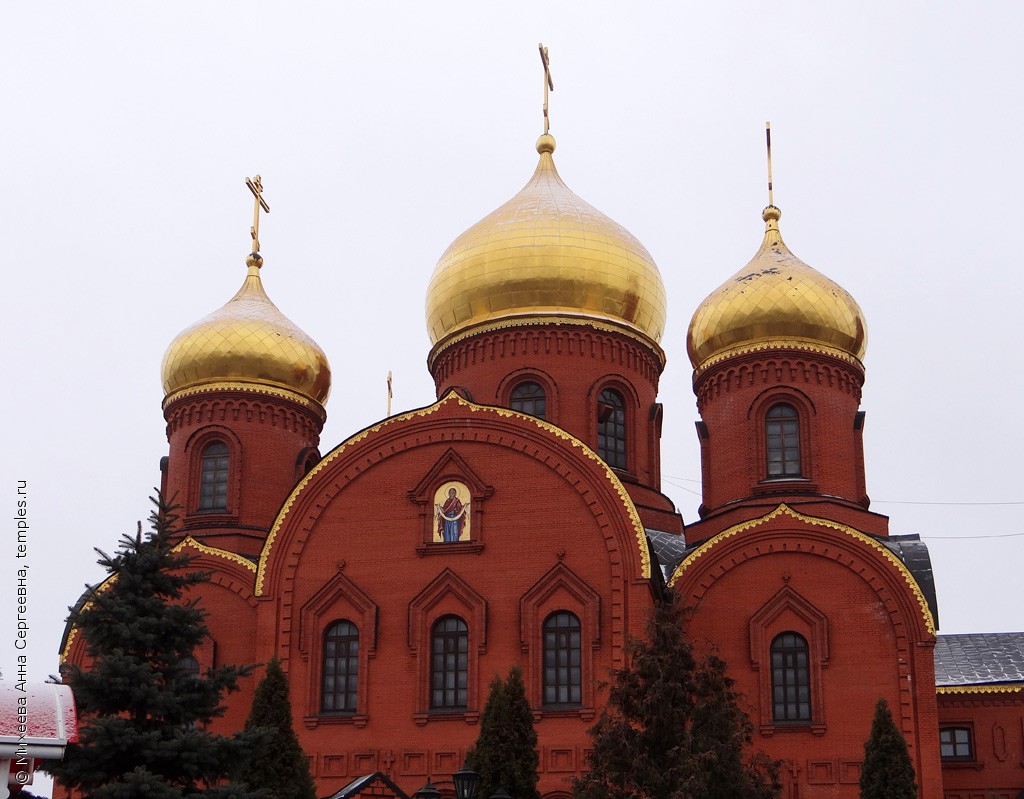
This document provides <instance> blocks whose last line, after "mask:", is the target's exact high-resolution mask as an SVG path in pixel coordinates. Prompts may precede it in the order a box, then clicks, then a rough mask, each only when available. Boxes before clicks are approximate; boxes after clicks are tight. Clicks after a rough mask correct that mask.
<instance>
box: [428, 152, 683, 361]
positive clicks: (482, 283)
mask: <svg viewBox="0 0 1024 799" xmlns="http://www.w3.org/2000/svg"><path fill="white" fill-rule="evenodd" d="M554 149H555V140H554V138H553V137H552V136H551V135H550V134H544V135H543V136H541V137H540V138H539V139H538V140H537V152H538V153H539V154H540V163H538V164H537V170H536V171H535V172H534V173H533V177H532V178H530V182H529V183H527V184H526V186H525V187H524V188H523V190H522V191H520V192H519V193H518V194H517V195H516V196H515V197H513V198H512V199H511V200H509V201H508V202H507V203H505V204H504V205H503V206H501V207H500V208H498V209H497V210H496V211H494V212H493V213H491V214H490V215H489V216H487V217H485V218H484V219H482V220H481V221H479V222H477V223H476V224H475V225H473V227H471V228H470V229H469V230H467V231H466V232H465V233H463V234H462V235H461V236H459V237H458V238H457V239H456V240H455V241H454V242H453V243H452V244H451V246H450V247H448V249H447V250H446V251H445V253H444V255H442V256H441V259H440V260H439V261H438V263H437V267H436V268H435V269H434V274H433V276H432V277H431V279H430V286H429V288H428V289H427V302H426V317H427V329H428V332H429V334H430V340H431V343H432V344H434V345H435V347H434V351H435V352H436V351H438V349H439V348H440V347H441V346H444V345H446V344H447V343H449V342H451V341H452V340H453V338H454V337H456V336H458V335H459V334H465V333H468V332H475V331H476V330H482V329H487V328H488V327H500V326H503V325H505V324H517V323H522V322H524V321H529V320H530V319H531V318H543V319H545V320H549V319H553V320H558V321H563V322H570V323H573V322H575V323H583V324H586V323H592V322H595V321H596V322H601V323H608V324H610V325H611V326H613V327H615V328H620V329H621V328H624V329H625V330H626V331H628V332H631V333H633V334H635V335H636V334H638V335H639V337H640V338H641V339H642V340H643V341H645V342H647V343H649V344H650V345H652V346H653V348H654V349H655V351H657V352H659V353H660V348H659V346H658V342H659V341H660V340H661V336H662V332H663V331H664V327H665V287H664V285H663V284H662V281H661V274H660V273H659V272H658V267H657V266H655V264H654V260H653V259H652V258H651V255H650V253H648V252H647V250H646V249H645V248H644V246H643V245H642V244H641V243H640V242H639V241H637V240H636V239H635V238H634V237H633V235H632V234H631V233H630V232H629V231H628V230H626V229H625V228H623V227H622V226H621V225H618V224H616V223H615V222H613V221H612V220H611V219H609V218H608V217H607V216H605V215H604V214H602V213H601V212H600V211H598V210H597V209H596V208H594V207H593V206H591V205H589V204H588V203H586V202H584V201H583V200H581V199H580V198H579V197H577V196H576V195H575V194H573V193H572V191H570V190H569V188H568V187H567V186H566V185H565V184H564V183H563V182H562V179H561V178H560V177H559V175H558V171H557V170H556V169H555V162H554V160H553V159H552V153H553V152H554Z"/></svg>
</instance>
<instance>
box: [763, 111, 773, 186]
mask: <svg viewBox="0 0 1024 799" xmlns="http://www.w3.org/2000/svg"><path fill="white" fill-rule="evenodd" d="M764 135H765V141H766V142H767V144H768V205H769V206H772V205H775V193H774V191H773V190H772V123H771V122H765V123H764Z"/></svg>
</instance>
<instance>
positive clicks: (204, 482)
mask: <svg viewBox="0 0 1024 799" xmlns="http://www.w3.org/2000/svg"><path fill="white" fill-rule="evenodd" d="M229 461H230V456H229V455H228V448H227V445H226V444H224V443H222V442H220V441H214V442H213V443H212V444H208V445H207V446H206V449H204V450H203V461H202V466H201V469H200V473H199V510H207V511H218V510H221V511H225V510H227V509H228V465H229Z"/></svg>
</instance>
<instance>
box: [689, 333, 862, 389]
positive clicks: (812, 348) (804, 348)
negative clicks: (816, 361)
mask: <svg viewBox="0 0 1024 799" xmlns="http://www.w3.org/2000/svg"><path fill="white" fill-rule="evenodd" d="M779 350H796V351H800V352H806V353H813V354H814V355H823V356H827V357H831V358H835V359H836V360H839V361H843V362H845V363H847V364H850V366H852V367H853V368H855V369H857V370H859V371H860V372H861V373H862V374H863V372H864V364H862V363H861V362H860V361H859V360H858V359H857V358H854V357H853V356H852V355H850V354H849V353H846V352H843V351H842V350H840V349H836V348H834V347H829V346H826V345H824V344H817V343H810V342H807V341H798V340H796V339H794V340H791V341H782V340H779V341H762V342H759V343H757V344H748V345H743V346H739V347H735V348H734V349H731V350H728V351H727V352H723V353H720V354H719V355H716V356H714V357H713V358H709V359H708V360H706V361H704V363H702V364H701V365H700V366H699V367H698V368H697V369H695V370H694V372H693V382H694V383H696V382H697V380H698V378H700V377H701V376H703V375H705V374H707V372H708V371H710V370H712V369H714V367H715V366H717V365H718V364H721V363H723V362H725V361H728V360H731V359H733V358H738V357H741V356H744V355H751V354H755V355H757V354H763V353H768V352H777V351H779Z"/></svg>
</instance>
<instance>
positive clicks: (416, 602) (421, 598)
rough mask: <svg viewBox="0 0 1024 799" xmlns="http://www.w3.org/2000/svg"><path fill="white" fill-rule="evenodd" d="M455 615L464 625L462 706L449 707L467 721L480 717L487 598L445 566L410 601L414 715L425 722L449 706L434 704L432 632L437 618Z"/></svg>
mask: <svg viewBox="0 0 1024 799" xmlns="http://www.w3.org/2000/svg"><path fill="white" fill-rule="evenodd" d="M449 616H450V617H457V618H459V619H461V620H462V621H463V622H464V623H465V625H466V660H465V672H466V676H465V684H466V687H465V691H466V704H465V706H464V707H459V708H452V709H455V710H460V711H462V712H464V714H465V715H466V719H467V721H475V720H476V718H478V717H479V712H480V711H479V685H480V668H479V660H480V656H481V655H482V654H484V653H485V652H486V651H487V600H486V599H484V598H483V596H482V595H481V594H479V593H478V592H477V591H475V590H474V589H473V588H472V587H470V585H469V584H468V583H467V582H466V581H465V580H463V579H462V578H461V577H459V576H458V575H457V574H456V573H455V572H453V571H452V570H451V569H444V571H442V572H441V573H440V574H438V575H437V577H435V578H434V579H433V580H431V581H430V582H429V583H428V584H427V585H426V586H425V587H424V588H423V590H422V591H420V592H419V593H418V594H417V595H416V596H415V597H413V599H412V600H411V601H410V602H409V620H408V644H409V653H410V654H411V655H412V656H413V658H414V659H415V660H416V662H417V664H418V667H417V675H418V680H417V697H418V700H417V706H418V708H419V711H418V712H417V713H415V714H414V716H413V718H414V719H415V720H416V723H417V724H421V725H422V724H426V723H428V722H429V721H430V717H431V715H432V714H433V713H436V712H444V713H446V715H448V714H449V708H446V707H441V708H438V707H435V706H434V705H433V701H432V691H433V662H432V660H433V658H432V655H433V652H434V648H433V643H434V642H433V635H434V630H435V626H436V625H437V623H438V621H439V620H441V619H442V618H444V617H449Z"/></svg>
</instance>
